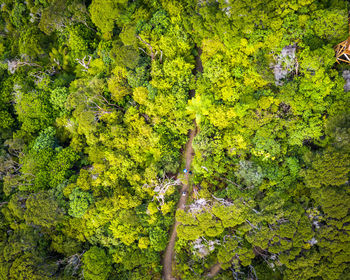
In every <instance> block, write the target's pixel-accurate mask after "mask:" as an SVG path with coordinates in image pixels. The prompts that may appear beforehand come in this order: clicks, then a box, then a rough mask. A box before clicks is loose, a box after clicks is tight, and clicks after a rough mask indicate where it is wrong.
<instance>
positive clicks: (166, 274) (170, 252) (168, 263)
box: [163, 122, 196, 280]
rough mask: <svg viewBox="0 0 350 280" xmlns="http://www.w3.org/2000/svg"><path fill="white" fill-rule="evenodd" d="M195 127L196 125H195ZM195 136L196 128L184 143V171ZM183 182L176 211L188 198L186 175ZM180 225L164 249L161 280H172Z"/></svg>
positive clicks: (187, 165) (191, 151)
mask: <svg viewBox="0 0 350 280" xmlns="http://www.w3.org/2000/svg"><path fill="white" fill-rule="evenodd" d="M194 124H195V122H194ZM195 125H196V124H195ZM195 136H196V127H195V128H194V129H192V130H191V131H190V136H189V139H188V141H187V143H186V148H185V151H184V155H185V159H186V165H185V166H186V169H187V170H189V169H190V167H191V163H192V159H193V148H192V141H193V138H194V137H195ZM185 182H186V183H184V184H183V185H182V188H181V194H182V192H186V195H185V196H183V195H181V197H180V200H179V202H178V204H177V209H176V210H179V209H185V205H186V201H187V198H188V196H189V192H188V190H189V176H188V173H186V175H185ZM179 224H180V223H179V222H178V221H175V223H174V225H173V228H172V229H171V235H170V239H169V243H168V246H167V247H166V249H165V253H164V259H163V278H164V279H165V280H173V279H175V278H173V276H172V265H173V257H174V247H175V241H176V235H177V233H176V229H177V227H178V225H179Z"/></svg>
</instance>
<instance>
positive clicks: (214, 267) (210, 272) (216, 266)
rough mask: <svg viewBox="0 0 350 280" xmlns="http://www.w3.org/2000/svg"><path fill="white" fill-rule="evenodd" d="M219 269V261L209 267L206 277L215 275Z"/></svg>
mask: <svg viewBox="0 0 350 280" xmlns="http://www.w3.org/2000/svg"><path fill="white" fill-rule="evenodd" d="M220 270H221V264H220V263H217V264H214V265H213V266H212V267H211V268H210V271H209V273H208V274H207V277H208V278H212V277H214V276H216V275H217V274H218V273H219V272H220Z"/></svg>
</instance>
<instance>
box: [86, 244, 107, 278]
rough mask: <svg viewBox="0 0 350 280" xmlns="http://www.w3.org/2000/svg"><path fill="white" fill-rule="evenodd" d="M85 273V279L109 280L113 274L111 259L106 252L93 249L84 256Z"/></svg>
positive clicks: (97, 248)
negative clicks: (111, 273)
mask: <svg viewBox="0 0 350 280" xmlns="http://www.w3.org/2000/svg"><path fill="white" fill-rule="evenodd" d="M83 263H84V266H83V271H84V278H85V279H91V280H93V279H99V280H105V279H108V276H109V274H110V272H111V259H110V258H109V256H108V255H107V254H106V252H105V250H104V249H102V248H99V247H96V246H94V247H91V248H90V249H89V250H88V251H87V252H86V253H85V254H84V256H83Z"/></svg>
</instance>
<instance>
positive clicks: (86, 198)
mask: <svg viewBox="0 0 350 280" xmlns="http://www.w3.org/2000/svg"><path fill="white" fill-rule="evenodd" d="M91 203H92V195H91V194H90V193H88V192H84V191H81V190H80V189H78V188H75V189H74V190H73V191H72V193H71V194H70V195H69V210H68V214H69V215H71V216H72V217H75V218H81V217H82V216H83V215H84V214H85V212H86V210H87V209H88V208H89V205H90V204H91Z"/></svg>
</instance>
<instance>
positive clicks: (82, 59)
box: [75, 55, 92, 72]
mask: <svg viewBox="0 0 350 280" xmlns="http://www.w3.org/2000/svg"><path fill="white" fill-rule="evenodd" d="M85 58H86V56H84V57H83V58H81V59H79V58H76V59H75V60H76V61H78V63H79V64H80V65H81V66H82V67H83V68H84V69H83V71H85V72H86V71H87V70H89V65H90V62H91V58H92V57H91V55H89V60H88V61H86V62H85Z"/></svg>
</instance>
